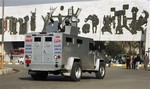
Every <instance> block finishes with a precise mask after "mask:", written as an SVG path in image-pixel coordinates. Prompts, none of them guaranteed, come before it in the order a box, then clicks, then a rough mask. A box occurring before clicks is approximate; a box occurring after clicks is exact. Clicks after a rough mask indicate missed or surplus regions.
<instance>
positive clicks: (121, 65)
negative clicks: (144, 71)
mask: <svg viewBox="0 0 150 89" xmlns="http://www.w3.org/2000/svg"><path fill="white" fill-rule="evenodd" d="M106 66H108V64H106ZM110 66H111V67H126V64H111V65H110ZM140 67H144V64H140ZM148 67H150V64H149V65H148Z"/></svg>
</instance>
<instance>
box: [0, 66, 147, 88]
mask: <svg viewBox="0 0 150 89" xmlns="http://www.w3.org/2000/svg"><path fill="white" fill-rule="evenodd" d="M9 67H12V68H14V69H16V70H17V72H16V73H13V74H7V75H2V76H0V89H150V70H144V69H143V68H141V69H140V70H131V69H125V68H123V67H107V73H106V76H105V78H104V79H102V80H99V79H96V78H95V74H94V73H92V74H88V73H84V74H83V77H82V79H81V81H80V82H72V81H69V80H68V79H67V78H65V77H61V76H54V75H49V77H48V78H47V80H45V81H35V80H33V79H32V78H31V77H30V75H28V74H27V70H25V69H24V67H23V66H22V65H11V66H9Z"/></svg>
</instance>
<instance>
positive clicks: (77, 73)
mask: <svg viewBox="0 0 150 89" xmlns="http://www.w3.org/2000/svg"><path fill="white" fill-rule="evenodd" d="M81 76H82V67H81V63H80V62H75V63H74V64H73V67H72V70H71V76H70V78H71V80H72V81H80V79H81Z"/></svg>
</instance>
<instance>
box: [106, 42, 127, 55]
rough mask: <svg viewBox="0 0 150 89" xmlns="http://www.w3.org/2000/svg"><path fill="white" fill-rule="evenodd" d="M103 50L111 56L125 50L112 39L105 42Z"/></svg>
mask: <svg viewBox="0 0 150 89" xmlns="http://www.w3.org/2000/svg"><path fill="white" fill-rule="evenodd" d="M105 51H106V53H107V54H108V55H110V56H112V57H114V56H116V55H118V54H122V53H125V50H124V48H123V47H122V45H121V44H120V43H119V42H114V41H111V42H108V43H106V46H105Z"/></svg>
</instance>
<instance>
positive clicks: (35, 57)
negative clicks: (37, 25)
mask: <svg viewBox="0 0 150 89" xmlns="http://www.w3.org/2000/svg"><path fill="white" fill-rule="evenodd" d="M32 46H33V50H32V63H41V59H42V50H43V37H42V36H33V44H32Z"/></svg>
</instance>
